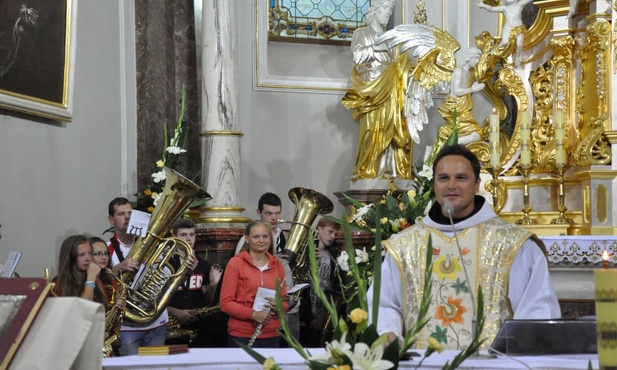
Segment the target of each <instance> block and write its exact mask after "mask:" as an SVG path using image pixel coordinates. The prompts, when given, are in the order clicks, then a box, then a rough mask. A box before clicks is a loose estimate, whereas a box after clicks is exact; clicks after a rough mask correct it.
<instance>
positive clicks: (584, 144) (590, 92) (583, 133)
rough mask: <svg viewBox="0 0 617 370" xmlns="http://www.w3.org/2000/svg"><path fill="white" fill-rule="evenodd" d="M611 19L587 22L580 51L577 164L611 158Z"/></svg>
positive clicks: (587, 163)
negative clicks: (583, 43) (609, 20)
mask: <svg viewBox="0 0 617 370" xmlns="http://www.w3.org/2000/svg"><path fill="white" fill-rule="evenodd" d="M610 36H611V26H610V23H609V22H608V21H606V20H604V19H598V20H596V21H594V22H593V23H591V24H589V25H588V26H587V36H586V40H585V41H586V42H585V45H584V46H583V47H581V50H580V52H579V56H580V57H579V60H580V63H581V79H580V83H579V87H578V91H577V99H576V102H577V111H578V112H579V115H580V123H579V125H578V126H579V130H578V134H579V137H578V142H577V144H576V146H575V150H574V152H573V158H574V163H575V164H576V165H578V166H589V165H603V164H609V163H610V162H611V157H612V152H611V148H610V143H609V140H608V139H607V137H606V135H605V134H604V133H605V131H606V130H609V129H610V106H609V104H608V102H609V101H611V95H610V88H609V87H610V82H609V78H610V73H609V71H608V66H609V65H610V63H609V62H608V58H610V56H611V54H610V49H609V48H610V45H611V44H610Z"/></svg>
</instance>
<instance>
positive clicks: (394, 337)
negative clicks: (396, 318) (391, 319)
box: [386, 331, 403, 348]
mask: <svg viewBox="0 0 617 370" xmlns="http://www.w3.org/2000/svg"><path fill="white" fill-rule="evenodd" d="M386 335H387V339H386V347H387V346H389V345H390V343H392V342H394V341H398V346H399V348H401V347H402V346H403V342H402V341H401V340H400V339H399V337H398V335H396V334H395V333H394V332H392V331H389V332H387V333H386Z"/></svg>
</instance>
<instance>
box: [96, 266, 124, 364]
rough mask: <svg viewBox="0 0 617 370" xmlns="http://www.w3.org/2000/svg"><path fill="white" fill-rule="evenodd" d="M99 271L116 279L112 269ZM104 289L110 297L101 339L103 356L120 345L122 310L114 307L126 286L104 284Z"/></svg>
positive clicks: (107, 355) (109, 354)
mask: <svg viewBox="0 0 617 370" xmlns="http://www.w3.org/2000/svg"><path fill="white" fill-rule="evenodd" d="M101 273H106V274H108V275H109V276H110V277H111V278H112V279H115V280H118V278H116V276H115V275H114V272H113V270H112V269H109V268H107V269H105V270H104V271H101ZM105 290H106V291H107V294H108V295H109V297H111V299H110V300H109V306H110V307H109V310H108V311H107V312H106V313H105V340H104V341H103V357H104V358H107V357H109V356H111V354H112V352H113V350H114V348H118V347H120V345H121V344H122V341H121V340H120V327H121V325H122V319H123V318H124V311H125V310H122V309H120V308H118V307H116V301H117V300H118V298H120V297H122V296H123V295H124V293H125V291H126V286H125V285H122V283H121V282H119V283H118V289H116V288H115V287H114V286H113V285H105Z"/></svg>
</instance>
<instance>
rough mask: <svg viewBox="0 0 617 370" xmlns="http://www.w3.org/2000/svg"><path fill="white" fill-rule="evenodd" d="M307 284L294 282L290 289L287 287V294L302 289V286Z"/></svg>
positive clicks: (304, 286)
mask: <svg viewBox="0 0 617 370" xmlns="http://www.w3.org/2000/svg"><path fill="white" fill-rule="evenodd" d="M308 286H309V285H308V283H302V284H296V285H294V286H293V288H291V289H289V290H288V291H287V295H289V294H294V293H295V292H297V291H298V290H302V289H304V288H306V287H308Z"/></svg>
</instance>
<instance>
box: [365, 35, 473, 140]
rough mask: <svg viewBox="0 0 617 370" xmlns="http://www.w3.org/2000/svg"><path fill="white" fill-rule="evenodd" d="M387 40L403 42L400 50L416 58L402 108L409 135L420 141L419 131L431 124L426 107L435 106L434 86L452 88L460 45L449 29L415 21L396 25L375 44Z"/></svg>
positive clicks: (394, 45)
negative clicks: (451, 83) (444, 29)
mask: <svg viewBox="0 0 617 370" xmlns="http://www.w3.org/2000/svg"><path fill="white" fill-rule="evenodd" d="M384 42H387V45H388V47H389V48H394V47H396V46H399V45H400V50H399V51H400V52H401V53H403V52H408V53H409V56H410V58H412V60H417V63H416V66H415V67H414V69H413V71H412V72H411V74H410V78H409V81H408V83H407V91H406V93H405V102H404V106H403V112H404V114H405V120H406V122H407V129H408V130H409V135H410V136H411V139H412V140H413V141H414V142H415V143H417V144H419V143H420V136H419V132H420V131H422V129H423V128H424V125H426V124H428V113H427V111H428V108H430V107H432V106H433V93H434V91H435V89H436V88H439V89H440V90H449V89H450V80H451V79H452V72H453V71H454V68H455V67H456V60H455V58H454V53H455V52H456V51H458V50H459V49H460V48H461V45H460V44H459V43H458V41H456V40H455V39H454V38H453V37H452V36H451V35H450V34H449V33H448V32H446V31H443V30H440V29H438V28H435V27H433V26H426V25H423V24H416V23H412V24H401V25H398V26H396V27H394V28H393V29H391V30H389V31H387V32H385V33H384V34H383V35H381V36H380V37H379V38H378V39H377V40H376V41H375V44H377V45H379V44H381V43H384Z"/></svg>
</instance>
